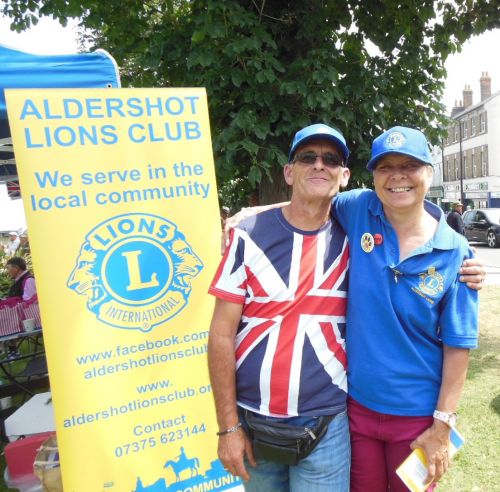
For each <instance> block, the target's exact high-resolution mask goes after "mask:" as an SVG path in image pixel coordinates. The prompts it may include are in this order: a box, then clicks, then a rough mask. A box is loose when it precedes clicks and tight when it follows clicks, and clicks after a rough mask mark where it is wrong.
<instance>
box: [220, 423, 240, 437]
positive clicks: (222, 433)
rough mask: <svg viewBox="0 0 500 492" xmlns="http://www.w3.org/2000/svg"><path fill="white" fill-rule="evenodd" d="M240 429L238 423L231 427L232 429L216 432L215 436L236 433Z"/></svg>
mask: <svg viewBox="0 0 500 492" xmlns="http://www.w3.org/2000/svg"><path fill="white" fill-rule="evenodd" d="M240 427H241V422H238V423H237V424H236V425H233V426H232V427H229V429H226V430H223V431H220V432H217V435H218V436H224V435H226V434H231V433H233V432H236V431H237V430H238V429H239V428H240Z"/></svg>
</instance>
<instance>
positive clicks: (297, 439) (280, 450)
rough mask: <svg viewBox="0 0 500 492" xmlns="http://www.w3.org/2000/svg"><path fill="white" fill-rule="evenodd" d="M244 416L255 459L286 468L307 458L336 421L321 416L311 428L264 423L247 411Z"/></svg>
mask: <svg viewBox="0 0 500 492" xmlns="http://www.w3.org/2000/svg"><path fill="white" fill-rule="evenodd" d="M242 413H243V416H244V418H245V421H246V424H247V429H248V434H249V436H250V439H251V440H252V447H253V452H254V455H255V457H256V458H262V459H265V460H268V461H274V462H276V463H282V464H285V465H296V464H297V463H298V462H299V461H300V460H301V459H303V458H305V457H306V456H308V455H309V454H310V453H311V452H312V451H313V449H314V448H315V447H316V446H317V445H318V444H319V442H320V441H321V439H322V438H323V436H324V435H325V434H326V431H327V430H328V424H329V423H330V422H331V421H332V420H333V418H334V416H331V415H328V416H323V417H319V418H318V423H317V424H316V425H315V426H314V427H312V428H310V427H304V426H297V425H290V424H285V423H283V422H273V421H270V420H265V419H263V418H261V417H259V416H256V415H255V414H253V413H252V412H249V411H247V410H243V412H242Z"/></svg>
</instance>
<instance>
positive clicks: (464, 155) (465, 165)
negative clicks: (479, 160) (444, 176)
mask: <svg viewBox="0 0 500 492" xmlns="http://www.w3.org/2000/svg"><path fill="white" fill-rule="evenodd" d="M462 172H463V174H462ZM460 174H461V175H462V177H463V178H466V177H467V154H466V153H465V152H464V153H463V155H462V169H461V170H460Z"/></svg>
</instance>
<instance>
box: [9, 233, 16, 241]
mask: <svg viewBox="0 0 500 492" xmlns="http://www.w3.org/2000/svg"><path fill="white" fill-rule="evenodd" d="M16 238H17V236H15V235H14V234H11V235H10V236H9V241H12V242H14V241H15V240H16Z"/></svg>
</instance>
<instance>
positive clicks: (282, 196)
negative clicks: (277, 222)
mask: <svg viewBox="0 0 500 492" xmlns="http://www.w3.org/2000/svg"><path fill="white" fill-rule="evenodd" d="M271 176H272V180H271V179H269V178H268V177H267V176H264V177H263V179H262V181H261V183H260V185H259V203H260V205H268V204H270V203H279V202H287V201H289V200H290V197H291V196H292V188H291V187H290V186H288V185H287V184H286V182H285V178H284V177H283V168H282V167H277V166H276V167H273V168H272V169H271Z"/></svg>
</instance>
